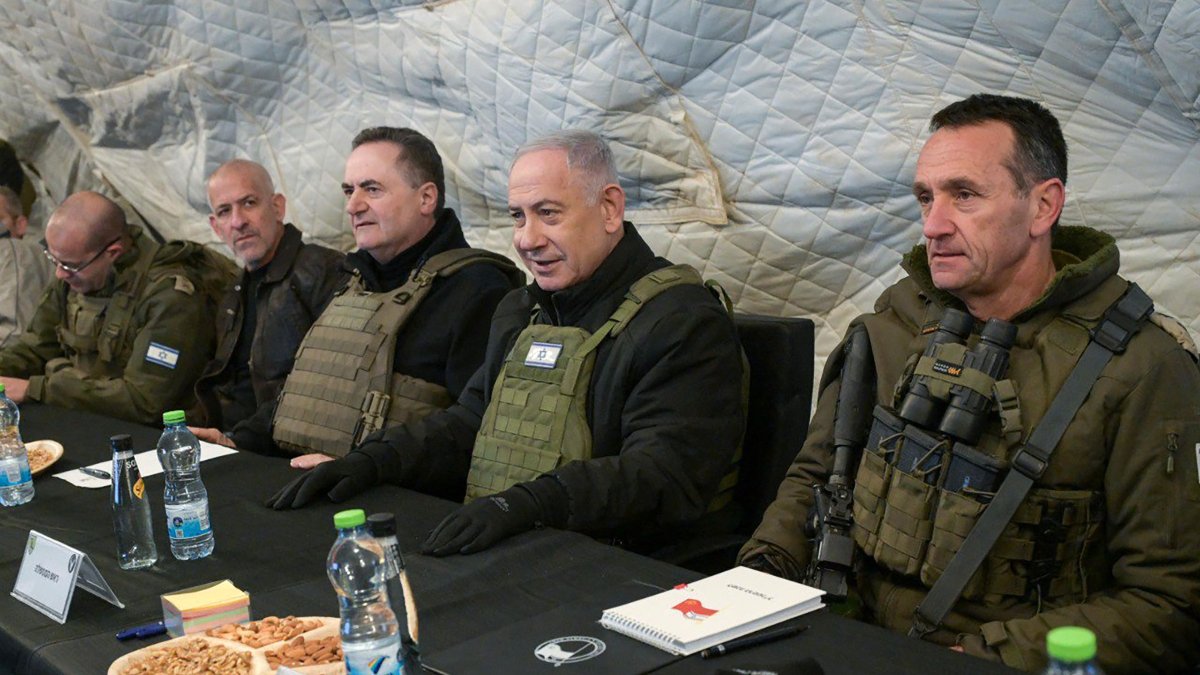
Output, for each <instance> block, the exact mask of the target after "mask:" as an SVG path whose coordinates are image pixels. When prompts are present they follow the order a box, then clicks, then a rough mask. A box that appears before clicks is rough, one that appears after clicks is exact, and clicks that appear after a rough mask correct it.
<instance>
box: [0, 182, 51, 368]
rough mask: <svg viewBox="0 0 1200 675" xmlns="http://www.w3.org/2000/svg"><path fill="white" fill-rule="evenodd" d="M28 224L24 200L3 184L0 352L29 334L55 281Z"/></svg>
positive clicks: (0, 189)
mask: <svg viewBox="0 0 1200 675" xmlns="http://www.w3.org/2000/svg"><path fill="white" fill-rule="evenodd" d="M28 224H29V223H28V221H27V220H26V219H25V214H24V213H22V212H21V198H20V197H19V196H17V193H15V192H13V191H12V190H11V189H9V188H8V187H7V186H4V185H0V279H3V280H4V283H3V284H0V349H3V348H4V347H6V346H8V345H10V344H13V343H15V342H16V341H17V338H18V337H20V335H21V333H23V332H24V331H25V328H26V326H28V325H29V320H30V319H31V318H33V311H34V310H35V309H37V305H38V300H39V299H40V298H41V297H42V291H44V290H45V289H46V286H47V285H49V283H50V281H51V279H53V278H54V277H53V276H52V275H53V271H52V265H51V264H50V261H49V260H46V256H45V255H43V254H42V247H40V246H38V245H37V244H36V243H35V242H32V241H29V240H28V239H25V238H24V236H25V228H26V227H27V226H28Z"/></svg>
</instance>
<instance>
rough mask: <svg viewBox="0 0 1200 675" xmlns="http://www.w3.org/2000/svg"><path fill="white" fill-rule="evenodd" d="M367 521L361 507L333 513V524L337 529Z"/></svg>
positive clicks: (356, 525) (344, 528) (347, 527)
mask: <svg viewBox="0 0 1200 675" xmlns="http://www.w3.org/2000/svg"><path fill="white" fill-rule="evenodd" d="M365 522H367V513H366V511H363V510H362V509H349V510H347V511H338V512H337V513H335V514H333V525H334V527H336V528H337V529H339V530H348V529H350V528H352V527H358V526H359V525H362V524H363V523H365Z"/></svg>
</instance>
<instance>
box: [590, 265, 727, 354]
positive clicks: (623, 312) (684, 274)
mask: <svg viewBox="0 0 1200 675" xmlns="http://www.w3.org/2000/svg"><path fill="white" fill-rule="evenodd" d="M680 284H697V285H704V279H702V278H701V277H700V273H699V272H697V271H696V268H694V267H692V266H691V265H671V266H670V267H664V268H662V269H658V270H654V271H653V272H651V273H649V274H647V275H646V276H644V277H642V278H641V279H638V280H637V281H635V282H633V285H632V286H630V287H629V291H628V292H627V293H625V299H624V300H622V301H621V304H620V305H618V306H617V309H616V311H614V312H613V313H612V316H610V317H608V321H605V322H604V325H603V326H601V327H600V329H599V330H597V331H596V332H595V333H592V336H591V337H589V338H588V339H587V341H586V342H584V343H583V346H582V347H581V348H580V353H581V354H587V353H588V352H590V351H591V350H593V349H595V348H596V346H597V345H599V344H600V343H601V342H603V341H604V339H605V338H607V337H609V336H612V337H616V336H618V335H620V334H621V331H623V330H625V327H626V326H628V325H629V322H630V321H632V320H633V317H634V316H635V315H637V313H638V311H639V310H641V309H642V306H643V305H645V304H646V303H647V302H650V301H651V300H653V299H654V298H655V297H656V296H658V295H659V294H660V293H662V292H663V291H665V290H667V289H668V288H672V287H674V286H678V285H680Z"/></svg>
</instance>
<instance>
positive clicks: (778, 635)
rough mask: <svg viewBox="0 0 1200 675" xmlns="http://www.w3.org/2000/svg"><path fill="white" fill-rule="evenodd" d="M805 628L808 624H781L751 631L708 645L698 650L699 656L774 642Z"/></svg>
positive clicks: (708, 657) (725, 652)
mask: <svg viewBox="0 0 1200 675" xmlns="http://www.w3.org/2000/svg"><path fill="white" fill-rule="evenodd" d="M806 630H808V626H783V627H781V628H771V629H768V630H764V631H760V632H758V633H751V634H750V635H746V636H743V637H740V638H737V639H735V640H730V641H729V642H723V643H721V644H719V645H717V646H715V647H709V648H708V649H705V650H704V651H702V652H700V658H702V659H711V658H713V657H715V656H721V655H723V654H729V653H730V652H736V651H738V650H741V649H748V648H750V647H757V646H759V645H765V644H767V643H768V642H775V641H777V640H783V639H785V638H790V637H792V636H793V635H799V634H800V633H803V632H804V631H806Z"/></svg>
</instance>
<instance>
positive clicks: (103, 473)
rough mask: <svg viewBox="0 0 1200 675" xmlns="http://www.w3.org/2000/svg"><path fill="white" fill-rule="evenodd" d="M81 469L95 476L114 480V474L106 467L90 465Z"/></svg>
mask: <svg viewBox="0 0 1200 675" xmlns="http://www.w3.org/2000/svg"><path fill="white" fill-rule="evenodd" d="M79 470H80V471H82V472H83V473H86V474H87V475H89V476H92V477H93V478H103V479H104V480H112V474H110V473H109V472H107V471H105V470H104V469H93V468H92V467H90V466H82V467H79Z"/></svg>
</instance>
